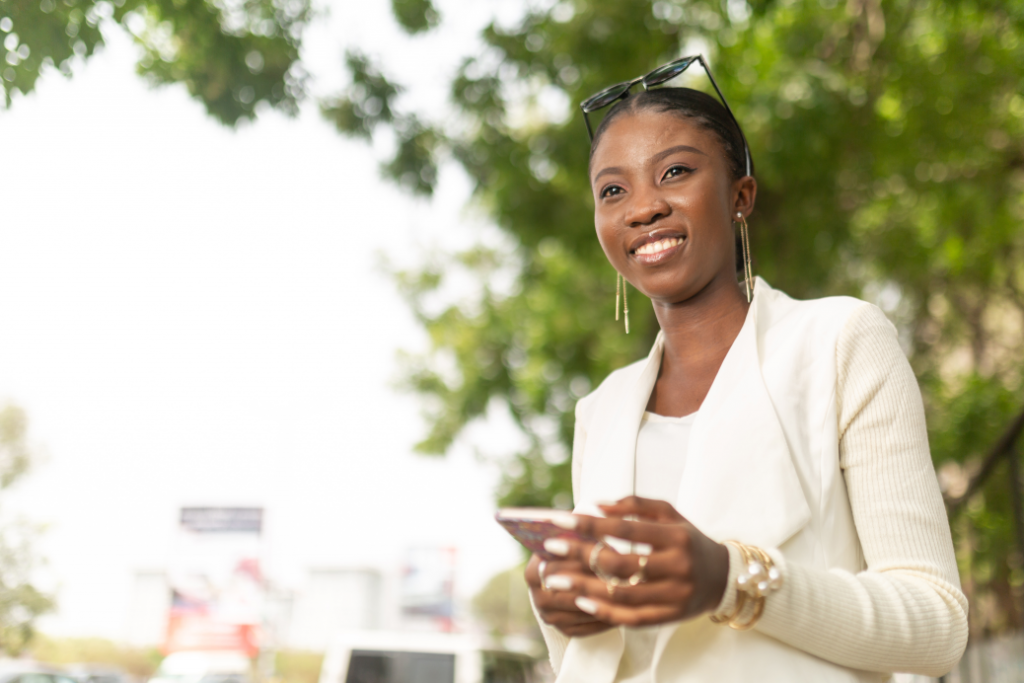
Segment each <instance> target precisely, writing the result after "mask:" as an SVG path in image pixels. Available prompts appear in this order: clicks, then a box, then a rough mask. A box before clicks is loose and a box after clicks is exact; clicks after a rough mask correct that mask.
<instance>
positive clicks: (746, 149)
mask: <svg viewBox="0 0 1024 683" xmlns="http://www.w3.org/2000/svg"><path fill="white" fill-rule="evenodd" d="M697 60H698V61H700V65H701V66H702V67H704V73H706V74H707V75H708V80H709V81H711V85H713V86H714V87H715V92H716V93H718V99H720V100H722V104H723V105H724V106H725V110H726V111H727V112H729V116H731V117H732V121H733V123H735V124H736V130H738V131H739V132H740V137H741V138H742V139H743V156H744V157H745V158H746V162H747V175H750V146H749V145H748V144H747V136H746V135H744V133H743V128H741V127H740V122H739V121H737V120H736V115H735V114H733V113H732V107H730V106H729V103H728V102H727V101H726V100H725V95H723V94H722V90H721V89H720V88H719V87H718V83H716V82H715V77H714V76H712V75H711V69H709V68H708V64H707V62H705V61H704V55H697ZM587 127H588V128H589V127H590V124H587Z"/></svg>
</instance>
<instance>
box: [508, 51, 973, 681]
mask: <svg viewBox="0 0 1024 683" xmlns="http://www.w3.org/2000/svg"><path fill="white" fill-rule="evenodd" d="M680 61H682V60H680ZM692 61H694V60H693V59H691V62H692ZM701 63H703V62H701ZM670 66H671V65H670ZM657 73H659V70H656V71H655V72H652V74H657ZM649 76H650V74H649V75H648V77H649ZM641 80H642V81H643V84H644V87H645V88H647V87H649V85H650V83H648V82H647V77H645V79H637V81H633V82H630V83H626V84H620V85H619V86H613V87H612V88H610V89H609V90H608V91H604V92H606V93H608V92H610V93H611V94H613V95H616V97H619V98H622V101H620V102H619V103H618V104H616V105H615V106H614V107H613V108H612V109H611V110H610V111H609V113H608V115H607V116H606V117H605V119H604V121H603V122H602V123H601V125H600V126H599V127H598V129H597V131H596V133H595V135H594V137H593V141H592V148H591V161H590V179H591V187H592V190H593V196H594V204H595V211H594V222H595V227H596V231H597V238H598V240H599V241H600V243H601V246H602V248H603V249H604V253H605V254H606V255H607V257H608V261H609V262H610V263H611V265H612V266H613V267H614V268H615V270H616V271H617V272H618V274H619V275H620V277H622V278H623V279H624V281H626V282H629V283H630V284H632V285H633V286H634V287H636V288H637V289H638V290H640V291H641V292H642V293H643V294H645V295H646V296H648V297H649V298H650V299H651V301H652V303H653V305H654V311H655V314H656V316H657V319H658V322H659V324H660V327H661V333H660V334H659V335H658V337H657V340H656V342H655V344H654V348H653V349H652V350H651V353H650V355H649V357H648V358H647V359H646V360H643V361H640V362H637V363H634V364H633V365H630V366H628V367H625V368H622V369H620V370H617V371H616V372H613V373H612V374H611V375H610V376H609V377H608V378H607V379H606V380H605V381H604V382H603V383H602V384H601V386H600V387H598V389H597V390H596V391H594V392H593V393H592V394H590V395H589V396H587V397H585V398H583V399H582V400H581V401H580V402H579V404H578V405H577V408H576V436H575V441H574V445H573V463H572V472H573V495H574V500H575V504H576V508H575V512H576V513H577V514H576V516H574V517H572V518H571V520H573V521H572V522H571V524H572V525H574V527H575V528H576V530H577V532H578V534H577V535H578V537H579V538H581V539H586V538H590V539H594V538H596V539H603V540H600V541H597V542H596V543H595V542H587V541H584V540H574V541H566V540H564V539H555V540H552V541H549V542H548V544H547V545H546V546H545V549H546V550H547V552H548V553H549V554H550V555H553V556H557V557H560V558H561V559H559V560H557V561H551V562H547V563H541V561H540V559H539V558H537V557H534V559H533V560H532V561H531V562H530V564H529V565H528V567H527V581H528V582H529V584H530V587H531V596H532V598H533V602H534V605H535V607H536V610H537V614H538V617H539V619H540V620H541V622H542V626H543V631H544V634H545V638H546V640H547V643H548V647H549V650H550V652H551V656H552V664H553V666H554V667H555V669H556V671H558V681H559V683H568V682H570V681H579V682H580V683H584V682H585V683H600V682H604V683H613V682H615V683H626V682H629V683H641V682H644V683H646V682H648V681H655V680H657V681H680V682H682V681H741V680H744V681H745V680H749V679H750V676H751V673H752V672H754V671H756V672H758V673H757V679H758V680H759V681H778V682H779V683H782V682H784V681H785V682H787V683H788V682H791V681H795V680H800V681H803V680H807V681H811V680H813V681H816V682H823V681H824V682H828V681H837V682H838V681H882V680H885V679H886V678H888V675H889V674H890V673H892V672H897V671H908V672H918V673H924V674H930V675H940V674H943V673H945V672H946V671H948V670H949V669H950V668H951V667H952V666H953V665H954V664H955V663H956V661H957V660H958V659H959V657H960V655H961V653H962V651H963V648H964V646H965V644H966V640H967V619H966V614H967V603H966V600H965V598H964V596H963V593H962V592H961V591H960V586H959V580H958V577H957V571H956V563H955V560H954V557H953V548H952V543H951V540H950V533H949V526H948V522H947V520H946V516H945V511H944V508H943V505H942V499H941V495H940V493H939V488H938V485H937V483H936V479H935V473H934V471H933V469H932V463H931V457H930V454H929V450H928V441H927V434H926V428H925V422H924V411H923V407H922V403H921V397H920V392H919V389H918V387H917V383H916V380H915V378H914V375H913V373H912V371H911V369H910V366H909V364H908V363H907V361H906V358H905V357H904V356H903V354H902V352H901V350H900V347H899V344H898V343H897V338H896V334H895V330H894V328H893V326H892V325H891V324H890V323H889V322H888V320H887V319H886V318H885V316H884V314H882V313H881V311H879V310H878V309H877V308H876V307H874V306H873V305H871V304H868V303H865V302H863V301H859V300H857V299H853V298H849V297H833V298H827V299H819V300H815V301H795V300H793V299H791V298H789V297H788V296H786V295H785V294H783V293H782V292H779V291H776V290H774V289H772V288H771V287H769V286H768V284H767V283H765V282H764V281H763V280H761V279H759V278H757V279H755V278H753V277H752V273H751V267H750V262H749V255H748V254H749V249H748V247H747V246H746V244H745V242H746V233H745V228H746V219H747V217H748V216H750V215H751V213H752V212H753V210H754V204H755V200H756V197H757V181H756V180H755V179H754V177H753V164H752V163H751V160H750V155H749V151H748V149H747V145H746V142H745V139H744V137H743V134H742V132H741V130H740V128H739V126H738V124H737V122H736V121H735V119H734V118H733V117H732V114H731V112H730V111H729V110H728V109H727V107H723V106H722V105H721V104H719V103H718V102H716V101H715V100H714V99H713V98H711V97H710V96H708V95H705V94H703V93H700V92H697V91H694V90H689V89H685V88H678V89H675V88H673V89H670V88H663V89H660V90H645V91H644V92H640V93H639V94H636V95H632V96H631V95H630V94H629V88H630V87H631V84H635V83H639V82H641ZM658 82H661V81H658ZM712 82H713V81H712ZM606 99H608V97H606V96H602V95H601V94H599V95H598V96H595V98H591V100H588V103H590V102H594V101H597V102H598V103H600V102H604V100H606ZM608 103H610V102H606V103H605V104H608ZM601 106H605V105H601ZM593 110H594V109H593V108H589V109H588V106H587V103H584V112H585V113H589V112H591V111H593ZM588 126H589V121H588ZM737 225H739V226H740V230H739V231H737V229H736V226H737ZM737 232H739V237H742V238H743V239H737V237H738V235H737ZM741 244H742V248H740V245H741ZM738 271H742V272H743V273H744V277H743V281H742V283H741V282H738V281H737V272H738ZM608 501H615V502H608ZM602 518H604V519H602ZM730 627H731V628H730Z"/></svg>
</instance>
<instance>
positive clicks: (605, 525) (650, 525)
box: [544, 515, 690, 561]
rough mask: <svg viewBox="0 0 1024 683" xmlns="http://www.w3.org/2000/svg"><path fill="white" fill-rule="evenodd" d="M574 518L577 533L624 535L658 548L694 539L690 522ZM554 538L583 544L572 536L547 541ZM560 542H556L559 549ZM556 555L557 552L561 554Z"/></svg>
mask: <svg viewBox="0 0 1024 683" xmlns="http://www.w3.org/2000/svg"><path fill="white" fill-rule="evenodd" d="M573 519H574V520H575V521H576V533H578V534H579V535H580V536H589V537H591V538H604V537H605V536H611V537H612V538H621V539H624V540H626V541H633V542H636V543H646V544H648V545H650V546H653V547H655V548H665V547H669V546H684V545H686V544H688V543H689V538H690V527H689V525H688V524H686V523H678V524H675V523H673V524H666V523H662V522H634V521H631V520H626V519H618V518H607V519H604V518H601V517H588V516H586V515H575V516H574V517H573ZM554 540H558V541H565V542H566V543H567V544H569V543H574V542H575V543H579V541H569V540H568V539H549V540H548V542H547V543H550V542H551V541H554ZM547 543H546V544H545V546H544V549H545V550H548V552H552V551H551V550H550V549H549V548H548V546H547ZM559 545H560V544H555V546H556V549H557V547H558V546H559ZM554 554H556V555H557V554H558V553H554ZM569 557H571V556H569ZM575 559H579V558H575ZM583 561H586V560H583Z"/></svg>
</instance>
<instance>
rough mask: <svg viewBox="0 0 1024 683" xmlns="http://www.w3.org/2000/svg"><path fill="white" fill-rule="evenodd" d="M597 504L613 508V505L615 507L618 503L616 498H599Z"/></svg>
mask: <svg viewBox="0 0 1024 683" xmlns="http://www.w3.org/2000/svg"><path fill="white" fill-rule="evenodd" d="M597 504H598V505H600V506H601V507H603V508H613V507H615V506H616V505H618V504H619V501H617V500H599V501H597Z"/></svg>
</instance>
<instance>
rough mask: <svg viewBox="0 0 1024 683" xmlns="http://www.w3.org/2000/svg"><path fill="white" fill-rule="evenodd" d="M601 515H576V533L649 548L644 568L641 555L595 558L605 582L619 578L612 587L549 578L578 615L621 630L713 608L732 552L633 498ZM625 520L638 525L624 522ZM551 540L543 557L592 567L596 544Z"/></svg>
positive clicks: (570, 576) (668, 510)
mask: <svg viewBox="0 0 1024 683" xmlns="http://www.w3.org/2000/svg"><path fill="white" fill-rule="evenodd" d="M601 509H602V510H603V511H604V513H605V514H606V515H607V516H608V517H607V518H605V519H601V518H599V517H589V516H584V515H577V516H576V517H575V519H576V531H577V533H579V534H580V535H581V536H586V537H591V538H598V539H601V538H605V537H606V536H611V537H613V538H621V539H623V540H626V541H631V542H633V543H641V544H646V545H649V546H650V547H651V553H650V555H649V556H648V557H647V560H646V566H645V561H644V560H642V559H641V557H642V556H641V555H633V554H619V553H617V552H615V551H614V550H612V549H611V548H608V547H604V548H602V549H601V550H600V551H599V554H598V556H597V557H596V558H594V559H596V568H597V570H598V573H599V574H602V575H604V576H605V577H617V578H618V582H617V585H614V586H612V585H611V584H612V583H616V582H615V579H612V580H611V581H609V582H606V581H605V580H603V579H601V578H598V577H597V576H595V575H594V574H591V573H589V572H585V573H584V572H579V573H558V574H554V575H551V576H548V577H547V586H548V587H549V588H550V589H552V590H560V591H566V592H569V593H571V594H573V595H574V597H575V601H576V606H577V607H579V608H580V609H581V610H582V611H584V612H587V613H589V614H592V615H593V616H594V617H595V618H597V619H599V620H601V621H604V622H608V623H611V624H617V625H623V626H650V625H654V624H664V623H668V622H671V621H679V620H682V619H688V618H692V617H696V616H698V615H700V614H702V613H704V612H708V611H711V610H714V609H715V608H716V607H717V606H718V604H719V603H720V602H721V600H722V595H723V594H724V593H725V584H726V581H727V579H728V576H729V551H728V550H727V549H726V547H725V546H724V545H722V544H720V543H716V542H715V541H713V540H711V539H710V538H708V537H707V536H705V535H704V534H703V533H701V532H700V530H699V529H697V527H695V526H693V525H692V524H690V523H689V522H688V521H686V520H685V519H684V518H683V516H682V515H680V514H679V513H678V512H677V511H676V509H675V508H673V507H672V506H671V505H670V504H668V503H666V502H664V501H660V500H651V499H649V498H639V497H636V496H630V497H628V498H623V499H622V500H620V501H618V502H617V503H615V504H614V505H602V506H601ZM627 516H631V517H636V518H639V520H642V521H629V520H626V519H624V517H627ZM556 541H557V542H554V543H552V541H550V540H549V541H548V543H547V544H546V546H545V548H546V549H547V550H548V552H551V553H552V554H556V555H562V556H564V557H566V558H567V559H572V560H577V561H578V562H579V563H580V564H581V565H582V566H583V567H587V566H591V567H593V566H594V565H592V564H591V559H592V558H591V554H592V552H593V550H594V546H595V545H596V544H595V543H592V542H585V541H569V540H566V539H556ZM560 551H564V552H560ZM631 577H632V579H633V581H632V582H631V581H630V578H631Z"/></svg>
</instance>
